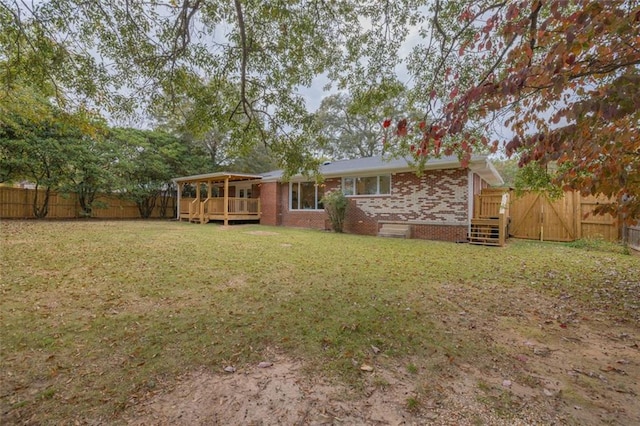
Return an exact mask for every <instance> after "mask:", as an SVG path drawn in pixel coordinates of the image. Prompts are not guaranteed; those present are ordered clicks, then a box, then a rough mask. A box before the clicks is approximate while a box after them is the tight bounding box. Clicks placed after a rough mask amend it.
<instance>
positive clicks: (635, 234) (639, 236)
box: [625, 224, 640, 250]
mask: <svg viewBox="0 0 640 426" xmlns="http://www.w3.org/2000/svg"><path fill="white" fill-rule="evenodd" d="M625 231H626V233H627V235H626V240H627V244H628V245H629V247H631V248H632V249H635V250H640V224H639V225H637V226H628V227H627V228H626V229H625Z"/></svg>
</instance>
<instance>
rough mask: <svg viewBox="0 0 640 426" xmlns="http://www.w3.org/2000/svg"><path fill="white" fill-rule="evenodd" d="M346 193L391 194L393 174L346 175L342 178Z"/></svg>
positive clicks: (343, 188) (343, 190)
mask: <svg viewBox="0 0 640 426" xmlns="http://www.w3.org/2000/svg"><path fill="white" fill-rule="evenodd" d="M342 192H343V193H344V195H347V196H348V195H389V194H391V175H378V176H362V177H355V176H354V177H344V178H342Z"/></svg>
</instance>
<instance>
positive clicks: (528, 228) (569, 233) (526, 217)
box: [509, 192, 578, 241]
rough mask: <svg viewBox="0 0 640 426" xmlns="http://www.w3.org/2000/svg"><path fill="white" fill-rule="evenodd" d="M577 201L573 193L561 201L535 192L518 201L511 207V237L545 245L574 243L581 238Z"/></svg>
mask: <svg viewBox="0 0 640 426" xmlns="http://www.w3.org/2000/svg"><path fill="white" fill-rule="evenodd" d="M576 201H577V199H576V197H575V196H574V194H572V193H568V194H565V196H564V197H563V198H561V199H559V200H551V199H549V197H548V196H547V195H546V194H542V193H534V192H530V193H527V194H525V195H523V196H521V197H517V198H515V199H513V201H512V203H511V226H510V228H509V234H510V235H512V236H514V237H516V238H527V239H534V240H541V241H544V240H547V241H573V240H575V239H576V238H578V237H577V233H576V229H577V226H576V213H577V210H576Z"/></svg>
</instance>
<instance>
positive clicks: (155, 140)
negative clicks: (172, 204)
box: [108, 128, 204, 218]
mask: <svg viewBox="0 0 640 426" xmlns="http://www.w3.org/2000/svg"><path fill="white" fill-rule="evenodd" d="M108 137H109V138H111V139H112V140H113V142H114V143H115V144H117V145H118V146H120V150H121V151H120V154H119V157H118V159H117V173H118V176H119V178H120V179H119V180H120V185H119V191H120V193H121V194H122V196H123V197H124V198H126V199H129V200H132V201H134V202H135V203H136V205H137V206H138V210H139V211H140V216H141V217H143V218H148V217H150V216H151V214H152V213H153V209H154V208H155V207H156V203H157V200H158V198H160V197H162V199H165V198H167V197H166V195H167V194H168V193H170V192H171V191H172V190H173V184H172V181H171V179H173V178H175V177H178V176H185V175H189V174H196V173H202V172H203V171H204V170H203V169H204V166H203V162H202V156H199V155H195V156H194V155H192V152H191V150H190V149H189V145H188V144H185V143H183V141H181V140H180V139H178V138H176V137H175V136H172V135H170V134H168V133H165V132H161V131H152V130H138V129H128V128H115V129H112V131H111V133H110V134H109V136H108ZM165 207H166V206H165Z"/></svg>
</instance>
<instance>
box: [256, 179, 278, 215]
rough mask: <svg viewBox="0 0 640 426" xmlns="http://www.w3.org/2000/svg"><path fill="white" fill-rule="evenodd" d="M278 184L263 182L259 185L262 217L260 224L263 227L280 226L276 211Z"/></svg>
mask: <svg viewBox="0 0 640 426" xmlns="http://www.w3.org/2000/svg"><path fill="white" fill-rule="evenodd" d="M279 186H280V184H278V183H277V182H265V183H262V184H261V185H260V208H261V210H262V215H261V216H260V223H261V224H263V225H272V226H276V225H280V222H279V211H278V195H279V193H280V188H279Z"/></svg>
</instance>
